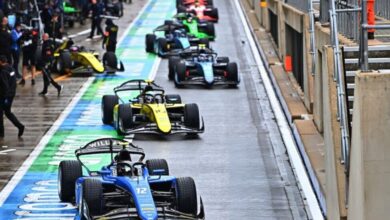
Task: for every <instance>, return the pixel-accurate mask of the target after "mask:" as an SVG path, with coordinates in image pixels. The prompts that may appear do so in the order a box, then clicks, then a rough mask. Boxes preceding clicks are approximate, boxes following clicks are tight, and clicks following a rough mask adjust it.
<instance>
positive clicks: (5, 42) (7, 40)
mask: <svg viewBox="0 0 390 220" xmlns="http://www.w3.org/2000/svg"><path fill="white" fill-rule="evenodd" d="M11 44H12V37H11V32H10V30H9V28H8V18H7V17H3V18H2V20H1V26H0V55H4V56H5V57H6V58H7V62H8V63H12V55H11Z"/></svg>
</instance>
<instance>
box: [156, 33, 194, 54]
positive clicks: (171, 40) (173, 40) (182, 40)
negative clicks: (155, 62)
mask: <svg viewBox="0 0 390 220" xmlns="http://www.w3.org/2000/svg"><path fill="white" fill-rule="evenodd" d="M159 39H160V38H157V39H156V40H155V42H154V51H155V53H156V54H157V55H159V56H160V57H167V56H171V55H176V54H178V53H180V52H181V51H182V50H183V49H186V48H189V47H190V46H191V43H190V39H189V37H187V36H183V35H182V34H180V33H173V34H167V35H166V36H165V39H166V40H167V42H168V45H175V47H171V46H169V48H168V51H166V52H165V51H164V50H163V48H161V45H160V44H159Z"/></svg>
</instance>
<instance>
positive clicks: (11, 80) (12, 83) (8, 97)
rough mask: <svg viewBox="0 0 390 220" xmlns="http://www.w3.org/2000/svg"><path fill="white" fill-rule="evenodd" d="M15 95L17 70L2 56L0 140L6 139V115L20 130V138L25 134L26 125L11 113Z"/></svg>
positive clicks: (0, 57)
mask: <svg viewBox="0 0 390 220" xmlns="http://www.w3.org/2000/svg"><path fill="white" fill-rule="evenodd" d="M15 93H16V74H15V70H14V69H13V68H12V66H11V65H10V64H9V63H8V61H7V57H6V56H4V55H0V139H3V138H4V116H3V115H4V114H5V116H7V118H8V119H9V120H10V121H11V122H12V124H14V125H15V127H17V128H18V129H19V132H18V137H21V136H22V135H23V132H24V125H23V124H22V123H20V122H19V120H18V119H17V118H16V116H15V115H14V114H13V113H12V112H11V108H12V102H13V100H14V97H15Z"/></svg>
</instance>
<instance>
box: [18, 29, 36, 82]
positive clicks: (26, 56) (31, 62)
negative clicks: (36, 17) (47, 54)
mask: <svg viewBox="0 0 390 220" xmlns="http://www.w3.org/2000/svg"><path fill="white" fill-rule="evenodd" d="M38 35H39V32H38V30H34V29H33V30H28V31H25V32H24V33H23V35H22V37H21V41H22V53H23V68H22V80H21V81H20V82H19V84H20V85H24V84H25V83H26V77H27V73H28V67H29V66H30V67H31V85H35V72H36V68H35V66H36V51H37V49H38V41H39V36H38Z"/></svg>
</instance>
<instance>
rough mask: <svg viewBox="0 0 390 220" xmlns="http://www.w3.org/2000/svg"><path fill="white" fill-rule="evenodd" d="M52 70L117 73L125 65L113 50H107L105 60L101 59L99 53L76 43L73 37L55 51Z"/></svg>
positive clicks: (74, 72)
mask: <svg viewBox="0 0 390 220" xmlns="http://www.w3.org/2000/svg"><path fill="white" fill-rule="evenodd" d="M54 58H55V59H54V62H53V64H52V70H54V71H55V72H58V73H60V74H68V73H73V74H93V73H115V72H116V71H124V66H123V63H122V62H121V61H119V62H118V59H117V57H116V55H115V53H113V52H106V53H105V54H104V55H103V60H102V61H100V60H99V53H97V52H95V51H93V50H87V49H86V48H85V47H83V46H77V45H74V43H73V40H72V39H68V40H65V41H63V42H61V43H60V45H59V46H58V48H57V49H56V50H55V51H54Z"/></svg>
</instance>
